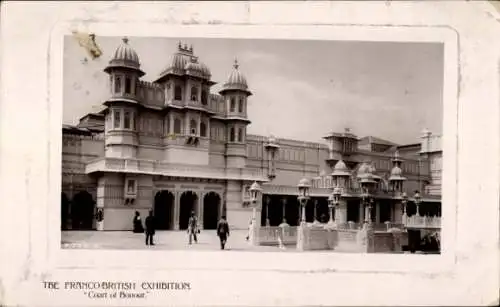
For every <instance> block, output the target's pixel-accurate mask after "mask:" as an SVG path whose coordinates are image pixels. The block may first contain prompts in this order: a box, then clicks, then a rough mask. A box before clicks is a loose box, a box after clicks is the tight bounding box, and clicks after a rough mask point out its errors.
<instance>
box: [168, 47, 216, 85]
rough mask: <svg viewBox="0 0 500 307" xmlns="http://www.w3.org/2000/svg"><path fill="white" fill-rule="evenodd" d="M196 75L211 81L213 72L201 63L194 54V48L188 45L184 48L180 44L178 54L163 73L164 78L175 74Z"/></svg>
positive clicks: (175, 54)
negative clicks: (190, 73) (169, 74)
mask: <svg viewBox="0 0 500 307" xmlns="http://www.w3.org/2000/svg"><path fill="white" fill-rule="evenodd" d="M188 71H189V72H193V73H194V75H196V76H198V77H202V78H205V79H210V77H211V75H212V74H211V72H210V69H209V68H208V66H207V65H205V64H204V63H202V62H201V61H199V59H198V57H197V56H195V55H194V53H193V47H192V46H191V47H189V48H188V46H187V45H184V46H182V44H181V43H180V42H179V45H178V49H177V52H176V53H174V55H173V56H172V58H171V61H170V64H169V65H167V68H165V70H164V71H163V72H162V74H161V75H162V76H164V75H166V74H168V73H173V74H177V75H184V74H186V73H188V74H189V72H188Z"/></svg>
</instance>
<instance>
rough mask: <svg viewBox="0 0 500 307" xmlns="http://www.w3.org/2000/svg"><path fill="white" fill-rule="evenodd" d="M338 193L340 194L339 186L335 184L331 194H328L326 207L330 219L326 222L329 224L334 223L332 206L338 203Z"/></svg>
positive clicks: (334, 206) (335, 206)
mask: <svg viewBox="0 0 500 307" xmlns="http://www.w3.org/2000/svg"><path fill="white" fill-rule="evenodd" d="M340 195H341V191H340V188H339V187H338V186H337V187H335V188H334V189H333V192H332V194H330V196H328V207H329V208H330V221H328V224H330V225H334V224H335V219H334V217H333V214H334V212H333V208H335V209H336V208H337V207H338V205H339V201H340Z"/></svg>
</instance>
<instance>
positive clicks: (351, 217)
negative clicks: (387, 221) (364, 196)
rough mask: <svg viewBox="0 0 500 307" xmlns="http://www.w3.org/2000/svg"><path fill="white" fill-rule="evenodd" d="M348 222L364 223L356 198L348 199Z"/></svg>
mask: <svg viewBox="0 0 500 307" xmlns="http://www.w3.org/2000/svg"><path fill="white" fill-rule="evenodd" d="M347 222H355V223H362V222H363V221H362V220H361V215H360V214H359V202H358V201H356V200H354V201H352V200H349V201H347Z"/></svg>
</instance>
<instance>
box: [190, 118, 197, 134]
mask: <svg viewBox="0 0 500 307" xmlns="http://www.w3.org/2000/svg"><path fill="white" fill-rule="evenodd" d="M196 126H197V124H196V121H195V120H194V119H192V120H191V121H190V122H189V128H190V129H189V131H190V132H191V134H196V128H197V127H196Z"/></svg>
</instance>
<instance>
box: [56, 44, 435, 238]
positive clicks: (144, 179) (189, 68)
mask: <svg viewBox="0 0 500 307" xmlns="http://www.w3.org/2000/svg"><path fill="white" fill-rule="evenodd" d="M104 71H105V72H106V73H107V74H108V75H109V84H110V86H109V87H110V92H109V99H108V100H107V101H106V102H104V109H103V110H102V111H101V112H100V113H98V114H94V113H91V114H87V115H86V116H84V117H83V118H82V119H81V121H80V123H79V124H78V126H76V127H71V126H64V127H63V161H62V172H63V176H62V191H63V195H62V211H61V213H62V222H63V225H62V227H63V229H67V228H72V229H96V228H98V229H103V230H129V229H132V218H133V216H134V212H135V211H139V212H140V213H141V215H142V216H143V217H145V216H146V215H147V213H148V211H149V210H153V211H154V212H155V216H156V219H157V221H158V228H159V229H169V230H176V229H184V228H185V227H186V226H187V225H186V222H187V218H188V216H189V214H190V213H191V211H194V212H195V213H196V214H197V215H198V217H199V221H200V224H201V226H202V227H205V228H214V227H215V225H216V222H217V220H218V219H219V217H220V216H221V215H222V214H225V215H226V216H227V218H228V221H229V223H230V225H231V226H232V227H234V228H246V227H247V226H248V222H249V219H250V218H251V214H252V209H251V207H250V206H249V202H250V195H249V191H248V188H249V186H250V185H251V184H252V183H253V182H254V181H258V182H261V183H262V186H263V196H262V199H261V200H260V201H259V203H261V206H260V207H259V210H258V215H259V218H260V219H261V223H262V224H265V223H268V224H272V225H277V224H279V223H280V222H281V221H282V220H283V218H286V219H287V221H288V223H289V224H291V225H293V224H295V223H296V222H297V216H298V204H297V202H296V196H295V195H296V193H297V192H296V185H297V183H298V182H299V180H300V179H301V178H304V177H305V178H309V179H310V180H311V182H312V189H311V196H312V199H311V205H310V206H308V208H307V213H306V215H307V219H308V220H311V221H312V220H314V219H320V217H321V216H324V215H325V214H326V215H328V214H329V211H328V207H327V205H328V202H327V198H328V196H329V195H330V194H331V191H332V188H333V186H334V184H340V181H341V180H340V179H338V178H344V179H345V180H344V179H342V180H344V182H345V184H344V188H345V190H344V191H345V193H344V194H345V195H344V196H345V197H344V196H343V197H342V201H341V205H340V206H339V209H338V210H341V211H342V210H344V211H345V214H343V215H339V216H345V219H347V220H349V221H354V222H360V221H362V219H363V218H364V217H363V214H364V211H363V210H362V209H361V206H360V205H359V203H360V197H361V196H360V195H361V193H362V191H361V190H360V185H359V183H360V178H359V175H360V169H367V171H366V170H365V173H370V174H372V175H373V176H376V178H377V179H376V181H377V183H376V186H375V187H374V189H373V191H372V194H373V197H375V198H376V206H375V208H376V209H374V210H375V212H377V213H374V216H375V218H374V219H375V220H377V221H382V220H383V221H385V220H386V219H390V220H391V221H397V219H398V216H399V215H400V214H401V212H400V211H401V206H400V205H399V204H400V202H401V198H400V194H397V193H396V192H399V193H401V192H403V191H407V193H408V194H409V195H410V194H412V193H413V191H414V190H419V191H421V193H423V196H424V197H423V198H422V202H423V203H424V204H427V206H428V207H429V208H431V209H429V212H433V213H436V214H438V213H439V212H440V209H436V208H438V206H440V199H439V196H440V193H441V192H440V162H439V161H440V159H441V150H440V147H439V146H438V147H436V146H435V145H432V146H431V145H430V143H431V141H429V140H430V139H435V137H434V136H431V135H430V134H425V135H424V136H423V141H422V144H420V143H418V144H413V145H405V146H400V145H397V144H393V143H390V142H387V141H384V142H382V141H383V140H381V139H378V138H373V137H370V138H369V139H368V141H365V140H364V138H363V139H361V140H362V141H361V142H362V144H359V142H360V140H359V139H358V138H357V137H356V136H355V135H353V134H352V133H350V132H349V131H346V132H344V133H333V134H331V135H329V136H327V137H325V139H326V141H327V144H321V143H312V142H302V141H297V140H287V139H279V138H275V137H264V136H256V135H247V132H246V130H247V126H248V125H249V124H250V123H251V122H250V120H249V118H248V116H247V104H248V103H249V102H250V99H249V98H250V96H251V95H252V93H251V91H250V90H249V87H248V84H247V81H246V79H245V77H244V76H243V74H242V73H241V71H240V69H239V65H238V64H237V62H235V64H234V65H233V69H232V71H231V72H230V74H229V78H228V80H227V81H226V82H225V83H224V85H223V87H222V90H221V91H220V92H219V93H218V94H215V93H211V91H210V88H211V87H212V86H213V85H214V84H215V83H214V82H213V81H211V79H210V78H211V74H210V70H209V68H208V67H207V66H206V65H205V64H203V63H202V62H201V61H200V59H198V57H197V56H196V55H195V54H194V51H193V48H192V47H191V48H188V47H187V46H182V45H181V44H179V46H178V48H177V52H175V54H174V55H173V57H172V60H171V62H170V64H169V65H168V66H167V67H166V68H165V70H164V71H163V73H162V74H161V75H160V77H159V78H158V79H157V80H155V81H154V82H145V81H142V80H141V77H142V76H143V75H144V72H143V71H142V70H141V69H140V63H139V57H138V55H137V54H136V52H135V51H134V50H133V49H132V48H131V46H130V45H129V43H128V40H127V39H124V41H123V43H122V44H121V45H120V46H119V47H118V48H117V50H116V52H115V54H114V56H113V58H112V59H111V61H110V62H109V65H108V66H107V67H106V68H105V70H104ZM378 143H380V144H378ZM397 152H399V153H400V154H401V155H400V156H399V155H397V154H396V153H397ZM395 155H396V157H397V160H398V161H400V162H397V163H396V164H395V159H396V158H395ZM367 167H368V168H367ZM395 168H398V169H399V170H396V169H395ZM335 171H341V173H342V174H344V177H342V176H341V177H335V176H333V177H332V172H335ZM395 172H396V173H397V174H396V173H395ZM363 174H364V173H363ZM395 175H399V177H398V178H400V179H401V178H403V179H401V180H399V179H397V180H396V181H394V180H392V179H394V178H395V177H394V176H395ZM403 175H404V177H403ZM363 176H364V175H363ZM391 176H392V179H391ZM396 182H398V183H396ZM403 182H404V183H403ZM431 194H433V195H431ZM433 208H434V209H433ZM97 212H99V216H100V217H102V218H100V219H99V222H98V221H97V219H96V218H95V217H96V216H97V215H96V213H97ZM356 212H357V213H356Z"/></svg>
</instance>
